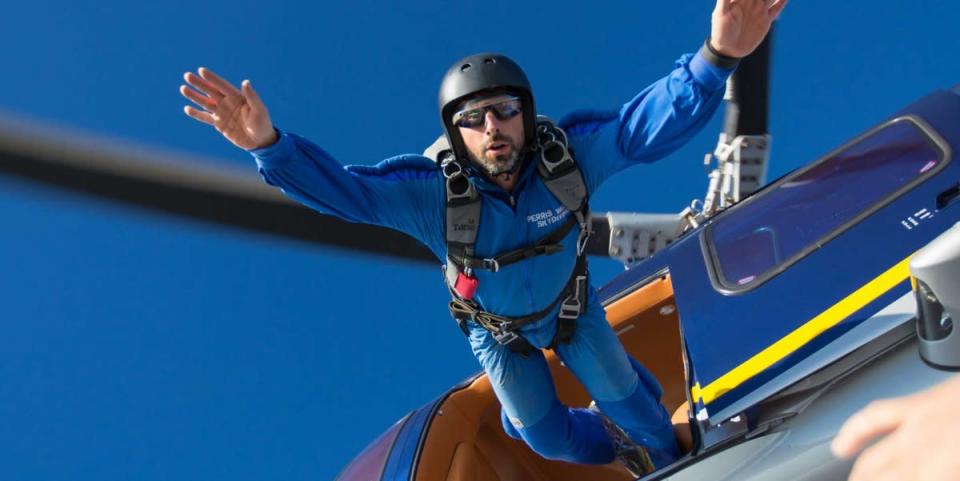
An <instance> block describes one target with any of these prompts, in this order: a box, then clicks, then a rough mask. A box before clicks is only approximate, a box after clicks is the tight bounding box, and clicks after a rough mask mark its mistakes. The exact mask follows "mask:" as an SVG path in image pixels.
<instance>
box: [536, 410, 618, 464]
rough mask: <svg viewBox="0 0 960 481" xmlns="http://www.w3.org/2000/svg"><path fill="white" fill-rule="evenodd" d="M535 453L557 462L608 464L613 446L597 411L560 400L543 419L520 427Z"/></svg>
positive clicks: (611, 457)
mask: <svg viewBox="0 0 960 481" xmlns="http://www.w3.org/2000/svg"><path fill="white" fill-rule="evenodd" d="M517 431H518V434H520V435H521V436H522V438H523V440H524V441H525V442H526V443H527V445H528V446H530V449H532V450H533V451H534V452H535V453H537V454H539V455H540V456H542V457H544V458H546V459H551V460H555V461H566V462H573V463H585V464H606V463H609V462H611V461H613V456H614V455H613V448H612V446H611V445H610V440H609V437H608V436H607V433H606V431H605V430H604V429H603V426H602V424H601V423H600V422H599V421H598V419H596V416H595V415H594V414H593V413H590V412H587V411H586V410H583V409H568V408H567V407H566V406H564V405H562V404H560V403H556V404H555V405H554V407H553V409H551V410H550V412H549V413H548V414H547V416H545V417H544V418H543V419H541V420H539V421H537V422H536V423H535V424H533V425H532V426H525V427H523V428H520V429H518V430H517Z"/></svg>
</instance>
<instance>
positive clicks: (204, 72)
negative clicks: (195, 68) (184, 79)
mask: <svg viewBox="0 0 960 481" xmlns="http://www.w3.org/2000/svg"><path fill="white" fill-rule="evenodd" d="M199 72H200V76H201V77H203V79H204V80H206V81H208V82H210V83H212V84H213V85H214V86H215V87H216V88H217V89H219V90H220V91H221V92H223V93H224V95H226V94H234V95H241V93H240V91H239V90H237V88H236V87H234V86H233V84H231V83H230V82H227V81H226V80H224V79H223V77H221V76H219V75H217V74H216V73H214V71H213V70H210V69H208V68H206V67H200V70H199Z"/></svg>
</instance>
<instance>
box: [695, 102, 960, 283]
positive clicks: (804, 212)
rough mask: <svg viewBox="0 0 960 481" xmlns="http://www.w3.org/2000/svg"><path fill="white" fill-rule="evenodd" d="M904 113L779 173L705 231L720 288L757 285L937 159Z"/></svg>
mask: <svg viewBox="0 0 960 481" xmlns="http://www.w3.org/2000/svg"><path fill="white" fill-rule="evenodd" d="M945 164H946V162H945V155H944V149H943V148H941V147H939V146H938V144H937V142H936V141H935V140H934V139H933V138H932V137H931V135H930V134H928V133H927V131H926V130H925V127H923V126H921V124H920V123H919V122H918V121H916V120H914V119H913V118H912V117H902V118H898V119H895V120H893V121H891V122H889V123H887V124H885V125H884V126H881V127H878V128H877V129H874V130H873V131H871V132H868V133H867V134H866V135H864V136H863V137H861V138H860V139H858V140H855V141H854V142H852V143H850V144H848V145H846V146H844V147H842V148H841V149H839V150H837V151H835V152H833V153H831V154H830V155H828V156H827V157H825V158H823V159H821V160H820V161H818V162H816V163H814V164H812V165H811V166H809V167H807V168H805V169H802V170H799V171H797V172H795V173H793V174H791V175H789V176H786V177H784V178H783V179H781V180H779V181H778V182H777V183H776V184H774V185H772V186H771V187H770V188H769V189H766V191H765V192H763V193H761V194H759V195H757V196H754V197H753V198H751V199H749V200H748V201H746V202H744V203H743V204H742V205H739V206H737V207H736V208H734V209H731V210H730V211H729V212H727V215H723V216H720V217H718V218H717V220H716V222H715V223H714V224H713V225H711V226H709V227H708V229H707V232H706V239H707V242H706V243H707V246H708V249H709V251H710V252H711V254H712V262H713V266H712V270H713V271H714V275H715V276H716V277H717V279H718V280H719V281H720V285H721V286H723V287H724V288H727V289H730V290H733V291H737V290H744V289H748V288H750V287H754V286H756V285H759V284H760V283H762V282H763V281H764V280H766V279H768V278H770V277H773V276H774V275H776V274H777V273H778V272H780V271H782V270H783V269H785V268H786V267H787V266H789V265H790V264H793V263H794V262H796V261H797V260H799V259H800V258H802V257H803V256H805V255H806V254H808V253H809V252H811V251H813V250H815V249H817V248H818V247H819V246H822V245H823V244H824V243H826V242H827V241H829V240H830V239H832V238H834V237H836V236H837V235H839V234H840V233H841V232H842V231H844V230H846V228H847V227H849V226H851V225H853V224H855V223H857V222H859V221H860V220H861V219H862V218H863V217H866V216H867V215H869V214H870V213H872V212H873V211H875V210H876V209H879V208H880V207H882V206H883V205H884V204H886V203H887V202H890V201H892V200H893V199H894V198H896V197H897V196H899V195H900V194H901V193H903V192H905V191H907V190H909V189H910V188H911V187H913V185H915V184H916V183H919V182H921V181H922V180H923V179H925V178H927V177H929V176H931V175H933V174H934V173H936V172H937V171H939V170H940V167H942V166H943V165H945Z"/></svg>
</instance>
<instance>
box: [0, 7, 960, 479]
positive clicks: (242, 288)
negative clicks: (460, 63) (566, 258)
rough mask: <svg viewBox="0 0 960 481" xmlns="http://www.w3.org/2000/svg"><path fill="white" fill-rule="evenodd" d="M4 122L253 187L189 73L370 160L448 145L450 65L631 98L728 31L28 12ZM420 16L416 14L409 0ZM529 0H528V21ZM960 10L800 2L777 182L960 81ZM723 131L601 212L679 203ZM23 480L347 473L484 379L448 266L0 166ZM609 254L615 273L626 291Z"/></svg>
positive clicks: (644, 17) (531, 16)
mask: <svg viewBox="0 0 960 481" xmlns="http://www.w3.org/2000/svg"><path fill="white" fill-rule="evenodd" d="M8 3H10V4H9V5H4V14H3V15H2V16H0V44H2V45H4V46H5V48H4V49H3V50H4V59H3V67H4V68H3V74H2V75H0V112H2V113H3V117H4V118H7V119H10V118H27V119H32V120H38V121H42V122H47V123H52V124H55V125H62V126H66V127H69V128H72V129H79V130H81V131H84V132H89V133H91V134H95V135H97V136H101V137H106V138H111V139H118V140H122V141H125V142H134V143H137V144H142V145H146V146H149V147H151V148H154V149H158V150H162V151H166V152H169V153H170V154H171V155H174V156H176V155H178V153H179V154H189V155H191V156H194V157H196V156H199V157H202V158H205V159H207V160H206V161H208V162H211V163H215V164H217V165H221V166H223V168H232V169H245V170H246V171H247V172H248V173H249V175H250V176H253V177H255V176H256V172H255V169H254V168H253V167H252V163H251V161H250V159H249V158H248V157H247V156H246V155H245V154H244V153H243V152H240V151H238V150H236V149H235V148H233V147H232V146H230V145H228V144H227V143H226V142H224V141H223V140H222V139H221V138H220V137H219V136H218V135H217V134H216V133H215V132H213V131H212V130H210V129H208V128H206V127H205V126H202V125H200V124H196V123H195V122H193V121H191V120H190V119H188V118H187V117H185V116H184V115H183V114H182V113H181V108H182V105H183V103H184V102H183V100H182V98H181V97H180V95H179V94H178V92H177V87H178V86H179V84H180V82H181V80H180V77H181V75H182V73H183V72H184V71H186V70H188V69H193V68H196V67H198V66H201V65H203V66H208V67H211V68H213V69H215V70H217V71H218V72H220V73H222V74H223V75H224V76H226V77H228V78H229V79H231V80H233V81H239V80H241V79H243V78H249V79H251V80H252V81H253V83H254V85H255V86H256V87H257V88H258V90H259V91H260V94H261V96H262V97H263V98H264V100H265V101H266V102H267V105H268V106H269V107H270V109H271V114H272V116H273V118H274V121H275V123H276V124H277V125H278V126H281V127H282V128H285V129H287V130H291V131H295V132H298V133H301V134H303V135H306V136H308V137H310V138H312V139H314V140H315V141H316V142H318V143H319V144H321V145H323V146H325V147H326V148H327V149H328V150H329V151H330V152H331V153H333V154H334V155H335V156H337V157H338V158H340V159H341V160H342V161H343V162H347V163H373V162H376V161H379V160H380V159H382V158H384V157H387V156H389V155H392V154H395V153H400V152H411V151H420V150H422V149H423V147H424V146H426V145H428V144H429V143H430V142H431V141H432V140H433V139H434V138H435V137H436V136H437V135H438V134H439V133H440V126H439V122H438V120H437V115H436V100H435V99H436V87H437V84H438V82H439V79H440V76H441V75H442V73H443V72H444V70H445V69H446V67H447V65H448V64H450V63H451V62H453V61H454V60H456V59H457V58H459V57H461V56H463V55H466V54H469V53H474V52H477V51H483V50H493V51H501V52H504V53H507V54H508V55H511V56H513V57H514V58H515V59H516V60H518V61H519V62H520V63H521V64H522V65H523V66H524V67H525V68H526V70H527V72H528V75H529V76H530V78H531V81H532V82H533V85H534V89H535V93H536V96H537V100H538V104H539V107H540V110H541V112H542V113H545V114H547V115H551V116H553V117H560V116H561V115H563V114H564V113H565V112H567V111H569V110H572V109H575V108H582V107H591V106H601V107H608V106H612V105H616V104H617V103H619V102H622V101H625V100H626V99H628V98H629V97H630V96H632V95H633V94H634V93H635V92H636V91H638V90H639V89H641V88H642V87H644V86H645V85H646V84H648V83H649V82H652V81H653V80H655V79H657V78H658V77H660V76H662V75H664V74H666V73H667V72H668V71H669V70H670V68H671V66H672V62H673V60H674V59H675V58H676V57H678V56H679V55H680V54H681V53H684V52H687V51H693V50H695V49H696V48H698V47H699V45H700V43H701V42H702V40H703V38H704V37H705V36H706V35H707V33H708V31H709V16H710V11H711V9H712V2H709V1H706V0H696V1H688V2H636V1H632V2H606V3H595V2H594V3H590V4H585V3H582V2H570V1H560V2H539V1H538V2H507V1H501V0H495V1H487V2H440V1H434V0H431V1H418V2H380V3H377V2H369V1H355V2H326V3H324V2H305V1H304V2H288V1H279V2H269V3H267V2H250V1H238V2H223V1H213V2H195V1H190V2H187V1H177V2H174V1H158V2H119V1H105V2H97V3H95V4H82V3H77V2H63V1H43V0H41V1H32V2H8ZM403 3H405V4H406V5H403ZM518 3H519V4H518ZM957 18H960V6H958V5H957V4H956V3H955V2H950V1H947V0H932V1H926V2H907V1H899V2H898V1H885V0H873V1H867V0H851V1H846V2H833V1H823V0H819V1H818V0H793V2H792V4H791V5H789V6H788V7H787V10H786V12H785V14H784V16H783V18H782V21H781V22H780V24H779V26H778V31H777V34H776V39H775V51H774V72H773V79H772V99H771V103H772V109H773V110H772V113H771V129H772V133H773V135H774V142H773V165H772V167H771V170H772V173H773V175H779V174H782V173H784V172H786V171H787V170H789V169H792V168H795V167H797V166H799V165H802V164H804V163H806V162H808V161H810V160H813V159H814V158H815V157H817V156H818V155H820V154H823V153H825V152H826V151H828V150H830V149H831V148H833V147H835V146H837V145H838V144H840V143H841V142H843V141H844V140H846V139H847V138H849V137H851V136H852V135H855V134H856V133H858V132H860V131H862V130H864V129H866V128H867V127H869V126H870V125H872V124H873V123H875V122H877V121H878V120H880V119H882V118H883V117H885V116H886V115H889V114H890V113H891V112H893V111H894V110H896V109H897V108H898V107H900V106H902V105H904V104H906V103H908V102H909V101H911V100H913V99H914V98H916V97H919V96H921V95H923V94H924V93H926V92H928V91H930V90H932V89H935V88H943V87H949V86H951V85H953V84H955V83H958V82H960V75H958V74H960V67H958V65H960V64H958V63H957V58H958V55H957V51H958V47H960V41H958V40H957V35H956V25H955V24H956V19H957ZM719 119H720V116H719V115H718V116H717V118H716V119H715V122H714V123H713V124H711V126H710V127H708V128H707V129H706V130H705V131H704V133H703V134H701V135H700V136H699V137H697V138H696V139H694V141H693V142H692V143H691V144H690V145H689V146H688V147H686V148H684V149H683V150H681V151H679V152H678V153H677V154H676V155H673V156H672V157H670V158H668V159H665V160H663V161H662V162H660V163H658V164H655V165H651V166H644V167H639V168H636V169H634V170H633V171H630V172H628V173H626V174H624V175H622V176H620V177H619V178H615V179H613V180H611V181H609V182H608V183H607V184H606V185H605V187H604V188H603V190H602V191H601V193H600V194H599V195H598V196H597V197H596V199H595V202H594V208H595V210H610V209H616V210H644V211H648V212H677V211H679V210H680V209H681V208H683V207H684V206H685V205H686V204H687V203H688V202H689V201H690V200H691V199H692V198H694V197H701V196H702V195H703V191H704V187H705V185H706V178H705V176H704V175H703V168H702V166H701V161H702V155H703V153H704V152H706V151H708V150H710V149H712V147H713V145H714V143H715V139H716V134H717V133H718V129H719ZM0 217H2V218H3V219H4V221H3V231H2V236H0V269H2V270H0V272H2V274H0V301H2V309H0V419H3V423H2V428H0V466H3V469H2V472H3V474H2V477H3V479H5V480H31V481H35V480H46V479H58V480H59V479H63V480H66V479H69V480H105V479H138V480H141V481H149V480H159V479H234V480H238V479H243V480H247V479H251V480H252V479H288V480H296V479H330V478H332V477H333V476H334V475H335V474H336V473H337V472H338V471H339V470H340V468H341V467H342V466H343V465H344V464H345V463H346V462H347V461H348V460H349V459H350V458H351V457H352V456H353V455H355V454H356V453H357V452H359V451H360V450H361V449H362V448H363V446H364V445H366V443H367V442H369V441H370V440H372V439H373V438H374V437H376V435H377V434H378V433H380V432H381V431H383V430H384V429H385V428H387V427H388V426H389V425H390V424H391V423H393V422H394V421H396V420H397V419H399V418H400V417H402V416H403V415H404V414H405V413H407V412H408V411H410V410H412V409H414V408H415V407H417V406H419V405H421V404H423V403H424V402H426V401H428V400H430V399H431V398H433V397H434V396H436V395H438V394H439V393H441V392H442V391H443V390H445V389H446V388H448V387H449V386H451V385H453V384H455V383H456V382H458V381H459V380H461V379H463V378H465V377H467V376H469V375H470V374H471V373H473V372H474V371H475V370H476V369H477V366H476V362H475V361H474V359H473V358H472V356H471V355H470V353H469V349H468V347H467V345H466V342H465V341H464V339H463V338H462V336H461V334H460V333H459V331H458V330H457V329H456V327H455V325H454V323H453V321H452V320H450V319H449V317H448V314H447V313H446V308H445V291H444V288H443V286H442V284H441V278H440V275H439V269H438V268H436V267H434V266H421V265H412V264H406V263H401V262H396V261H391V260H384V259H381V258H376V257H360V256H356V255H352V254H351V255H348V254H346V253H344V252H343V251H338V250H336V249H321V248H317V247H314V246H308V245H303V244H298V243H292V242H283V241H277V240H275V239H272V238H266V237H257V236H252V235H249V234H245V233H240V232H236V231H232V230H222V229H217V228H213V227H210V226H207V225H203V224H195V223H184V222H181V221H178V220H175V219H170V218H167V217H162V216H158V215H155V214H150V213H145V212H142V211H138V210H133V209H128V208H124V207H117V206H111V205H106V204H102V203H97V202H93V201H89V200H86V199H83V198H78V197H74V196H71V195H66V194H61V193H58V192H55V191H51V190H47V189H46V188H43V187H39V186H36V185H33V184H27V183H22V182H20V181H18V180H14V179H9V178H4V177H0ZM616 270H617V267H616V266H614V265H612V264H611V263H607V264H602V265H600V266H599V267H598V269H597V277H598V278H601V279H608V278H609V277H610V276H611V275H613V274H614V273H615V272H616Z"/></svg>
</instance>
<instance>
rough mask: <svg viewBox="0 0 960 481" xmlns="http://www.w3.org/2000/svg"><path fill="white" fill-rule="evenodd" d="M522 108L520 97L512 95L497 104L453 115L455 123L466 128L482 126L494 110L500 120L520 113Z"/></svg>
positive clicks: (465, 110)
mask: <svg viewBox="0 0 960 481" xmlns="http://www.w3.org/2000/svg"><path fill="white" fill-rule="evenodd" d="M520 108H521V104H520V99H518V98H516V97H511V98H509V99H506V100H504V101H502V102H497V103H495V104H491V105H483V106H480V107H474V108H470V109H464V110H461V111H459V112H457V113H455V114H454V115H453V124H454V125H456V126H458V127H466V128H474V127H480V126H482V125H483V124H484V122H485V121H486V118H485V117H486V115H487V112H493V115H494V116H495V117H496V118H497V119H499V120H507V119H511V118H513V117H516V116H517V115H518V114H520V112H521V110H520Z"/></svg>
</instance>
